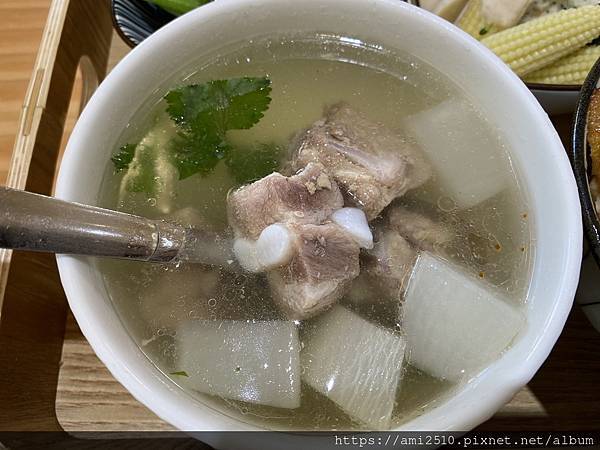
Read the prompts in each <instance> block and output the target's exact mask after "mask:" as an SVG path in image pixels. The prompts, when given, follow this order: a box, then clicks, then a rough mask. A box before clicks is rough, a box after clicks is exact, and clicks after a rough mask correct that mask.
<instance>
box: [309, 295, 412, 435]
mask: <svg viewBox="0 0 600 450" xmlns="http://www.w3.org/2000/svg"><path fill="white" fill-rule="evenodd" d="M304 344H305V346H304V348H303V349H302V352H301V353H300V359H301V364H302V368H303V372H302V373H303V375H302V376H303V380H304V381H305V382H306V383H308V384H309V385H310V386H312V387H313V388H314V389H315V390H317V391H318V392H320V393H321V394H323V395H325V396H326V397H328V398H329V399H331V400H332V401H334V402H335V403H336V404H337V405H338V406H339V407H340V408H341V409H342V410H344V411H345V412H346V413H347V414H348V415H350V416H351V417H353V418H355V419H356V420H358V421H359V422H361V423H363V424H364V425H366V426H367V427H369V428H371V429H380V430H381V429H387V428H389V425H390V420H391V416H392V410H393V409H394V399H395V398H396V395H395V394H396V390H397V389H398V385H399V383H400V380H401V375H402V361H403V359H404V348H405V341H404V338H403V337H402V336H400V335H397V334H394V333H392V332H391V331H388V330H386V329H384V328H381V327H379V326H377V325H374V324H372V323H370V322H368V321H366V320H365V319H363V318H361V317H360V316H358V315H357V314H355V313H353V312H351V311H349V310H348V309H346V308H344V307H342V306H336V307H334V308H333V309H332V310H331V311H329V312H328V313H325V314H323V315H322V316H320V317H319V318H318V319H317V320H316V322H315V323H314V324H313V328H312V330H311V332H309V336H307V338H306V340H304Z"/></svg>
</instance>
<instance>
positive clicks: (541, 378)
mask: <svg viewBox="0 0 600 450" xmlns="http://www.w3.org/2000/svg"><path fill="white" fill-rule="evenodd" d="M75 1H79V2H81V4H82V5H84V6H83V8H84V9H86V8H88V9H89V8H96V7H97V8H99V9H102V8H104V6H103V5H102V4H101V2H100V1H97V2H96V3H93V2H91V1H90V0H75ZM58 2H66V3H68V1H67V0H58ZM49 3H50V0H14V1H13V0H2V2H0V20H1V21H2V22H0V57H1V59H0V61H1V63H0V99H2V102H0V107H1V108H2V109H0V113H1V114H2V116H0V117H2V122H0V124H1V125H2V126H1V127H0V132H1V133H0V144H1V147H0V180H2V179H3V177H4V175H5V174H6V172H7V171H8V155H7V151H6V149H7V142H9V141H11V142H12V141H13V140H14V133H15V132H16V131H17V125H18V121H17V120H16V111H17V107H16V105H20V104H21V103H22V98H23V96H24V89H23V88H24V86H25V83H24V80H25V76H26V74H27V72H28V70H27V67H28V65H29V66H31V67H33V66H32V64H33V61H32V55H33V51H34V49H35V48H36V47H37V45H36V43H35V42H36V41H37V40H39V38H40V37H41V36H42V34H41V28H40V25H41V23H42V21H41V17H42V15H44V14H45V8H47V7H48V5H49ZM90 5H93V6H90ZM96 5H97V6H96ZM86 13H87V14H90V11H89V10H85V11H79V12H78V14H86ZM17 17H19V18H21V19H19V20H20V21H18V23H19V24H21V25H18V26H16V29H10V30H11V31H6V30H7V29H9V28H10V26H9V25H7V26H4V25H5V23H6V24H10V23H11V22H12V21H17V19H16V18H17ZM23 17H26V18H27V20H28V21H29V22H28V23H29V24H30V25H29V26H28V25H25V24H24V22H23V19H22V18H23ZM11 18H12V19H11ZM19 27H21V28H19ZM107 27H109V25H107V24H106V23H103V24H101V26H100V25H99V31H101V32H102V33H104V34H106V33H109V35H108V36H109V37H110V30H109V29H108V28H107ZM126 52H127V48H126V46H125V45H124V44H123V43H122V42H121V41H120V40H119V39H118V38H117V37H115V36H113V38H112V44H111V46H110V58H109V63H108V67H109V69H110V67H112V66H113V65H114V64H115V63H116V62H117V61H118V60H119V59H120V58H121V57H122V56H123V55H124V54H125V53H126ZM76 79H77V80H78V81H77V82H76V84H75V89H74V95H73V99H72V100H71V102H70V107H69V109H68V112H67V114H66V119H65V123H66V127H65V128H66V132H65V135H64V136H62V137H61V138H60V141H61V142H62V143H61V147H62V146H63V145H64V141H65V138H66V137H68V132H69V130H70V129H71V127H72V125H73V123H74V121H75V119H76V116H77V110H78V108H77V106H78V101H79V96H80V95H81V74H79V75H78V76H77V77H76ZM7 99H8V101H6V100H7ZM19 109H20V106H19ZM555 124H556V126H557V128H558V129H559V131H560V133H561V135H562V136H563V137H565V139H568V130H569V126H570V118H569V117H559V118H555ZM567 144H568V142H565V145H567ZM36 183H37V182H36V180H35V179H27V183H26V184H27V185H28V186H38V187H39V183H37V184H36ZM33 190H39V189H33ZM25 272H27V275H26V276H25V275H23V274H24V273H25ZM8 278H9V279H8V289H7V296H6V299H7V300H5V303H4V305H3V307H2V312H1V315H0V319H1V321H0V383H2V385H0V430H26V429H29V430H60V429H64V430H67V431H79V430H101V431H107V430H169V429H171V427H170V426H169V425H168V424H166V423H164V422H163V421H161V420H160V419H158V418H157V417H156V416H155V415H154V414H153V413H152V412H150V411H149V410H148V409H147V408H145V407H144V406H143V405H141V404H140V403H139V402H137V401H136V400H135V399H134V398H133V397H132V396H131V395H130V394H129V393H128V392H127V391H126V390H125V389H124V388H123V387H122V386H121V385H120V384H119V383H118V382H117V381H116V380H115V379H114V378H113V377H112V376H111V375H110V373H109V372H108V370H107V369H106V368H105V367H104V366H103V365H102V363H100V361H99V360H98V359H97V358H96V356H95V354H94V353H93V351H92V349H91V348H90V346H89V345H88V343H87V341H86V340H85V338H84V337H83V336H82V334H81V332H80V331H79V329H78V327H77V325H76V323H75V321H74V320H73V317H72V315H71V314H70V313H68V309H67V308H66V306H65V303H64V294H63V293H62V290H61V288H60V285H59V284H58V281H57V278H56V266H55V263H54V260H53V259H52V257H44V256H38V255H23V254H19V255H17V254H15V256H13V263H12V268H11V271H10V273H9V277H8ZM0 291H1V289H0ZM65 317H66V321H65ZM63 335H64V336H63ZM63 337H64V339H63ZM599 380H600V334H598V333H597V332H595V330H594V329H593V328H592V327H591V326H590V324H589V323H588V322H587V319H586V318H585V316H584V315H583V314H582V312H581V309H580V308H579V307H578V306H575V307H574V308H573V311H572V312H571V315H570V317H569V320H568V322H567V325H566V327H565V330H564V331H563V334H562V336H561V337H560V339H559V341H558V343H557V345H556V347H555V348H554V350H553V352H552V354H551V355H550V357H549V358H548V360H547V361H546V363H545V364H544V365H543V366H542V368H541V369H540V371H539V372H538V374H537V375H536V376H535V377H534V378H533V380H532V381H531V382H530V383H529V384H528V386H526V387H525V388H523V389H522V390H521V391H520V392H519V393H518V394H517V395H516V396H515V397H514V398H513V400H512V401H511V402H510V403H508V404H507V405H506V406H505V407H504V408H502V409H501V410H500V411H499V412H498V413H497V414H496V415H495V416H494V417H493V418H492V419H491V420H490V421H488V422H486V423H485V424H483V425H482V426H481V429H485V430H503V431H504V430H531V431H533V430H536V431H537V430H591V429H595V430H598V429H600V382H599Z"/></svg>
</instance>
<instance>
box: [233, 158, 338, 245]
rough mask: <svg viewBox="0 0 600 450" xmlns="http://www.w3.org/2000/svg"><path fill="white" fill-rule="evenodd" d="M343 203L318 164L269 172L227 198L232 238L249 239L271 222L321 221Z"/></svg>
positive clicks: (257, 234) (257, 235) (333, 182)
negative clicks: (290, 172) (293, 172)
mask: <svg viewBox="0 0 600 450" xmlns="http://www.w3.org/2000/svg"><path fill="white" fill-rule="evenodd" d="M343 206H344V199H343V197H342V194H341V192H340V190H339V188H338V186H337V184H336V183H335V181H333V180H331V179H330V177H329V176H328V174H327V172H325V169H324V167H323V166H322V165H321V164H307V165H306V167H305V168H304V169H303V170H302V171H301V172H299V173H298V174H296V175H294V176H291V177H285V176H283V175H281V174H279V173H277V172H275V173H272V174H271V175H268V176H266V177H265V178H263V179H261V180H258V181H256V182H254V183H252V184H249V185H247V186H244V187H241V188H240V189H237V190H236V191H234V192H232V193H231V194H230V195H229V196H228V198H227V209H228V216H229V224H230V225H231V227H232V228H233V230H234V232H235V235H236V237H243V238H246V239H253V240H256V239H258V237H259V236H260V233H261V232H262V231H263V230H264V229H265V228H266V227H267V226H269V225H272V224H274V223H321V222H323V221H324V220H325V219H326V218H327V217H329V216H330V215H331V213H333V212H334V211H335V210H337V209H340V208H342V207H343Z"/></svg>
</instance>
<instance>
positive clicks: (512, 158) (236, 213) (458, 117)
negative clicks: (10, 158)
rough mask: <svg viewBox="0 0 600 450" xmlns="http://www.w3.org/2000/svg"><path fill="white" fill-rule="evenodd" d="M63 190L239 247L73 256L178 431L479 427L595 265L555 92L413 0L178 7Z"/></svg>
mask: <svg viewBox="0 0 600 450" xmlns="http://www.w3.org/2000/svg"><path fill="white" fill-rule="evenodd" d="M340 11H343V14H340ZM374 24H376V25H377V26H374ZM127 124H128V125H127ZM111 160H112V161H111ZM275 171H277V173H275ZM57 196H58V197H61V198H63V199H67V200H71V201H78V202H83V203H87V204H100V205H101V206H109V207H113V208H118V209H122V210H125V211H130V212H136V213H139V214H145V215H149V216H153V217H159V218H163V219H165V220H171V221H176V222H179V223H184V224H186V225H191V226H195V227H207V228H210V229H212V230H216V232H217V233H222V238H223V239H222V242H223V245H231V246H232V247H233V249H234V251H235V255H236V259H237V261H234V260H230V261H224V262H223V264H222V266H219V267H211V266H194V267H190V266H189V265H186V264H181V265H177V266H170V267H157V266H150V265H145V264H142V265H139V264H138V265H131V264H132V263H130V262H127V263H125V262H112V263H110V264H109V263H100V262H98V261H95V260H93V259H90V258H82V257H74V256H68V255H61V256H59V257H58V264H59V269H60V274H61V279H62V282H63V285H64V287H65V291H66V293H67V297H68V299H69V303H70V306H71V308H72V310H73V313H74V315H75V317H76V319H77V321H78V323H79V325H80V327H81V330H82V331H83V333H84V334H85V336H86V337H87V339H88V340H89V342H90V344H91V345H92V347H93V348H94V350H95V352H96V354H97V355H98V356H99V357H100V359H101V360H102V361H103V362H104V364H106V366H107V367H108V368H109V369H110V371H111V372H112V373H113V374H114V376H115V377H116V378H117V379H118V380H119V381H120V382H121V383H122V384H123V385H124V386H125V387H126V388H127V389H128V390H129V391H130V392H131V393H132V394H133V395H134V396H135V397H136V398H137V399H138V400H140V401H141V402H143V403H144V404H145V405H147V406H148V407H149V408H150V409H151V410H153V411H154V412H155V413H156V414H158V415H159V416H160V417H161V418H163V419H164V420H166V421H167V422H169V423H171V424H173V425H174V426H175V427H177V428H179V429H182V430H195V431H211V430H225V431H231V430H261V429H277V430H284V431H286V430H293V429H296V430H298V429H301V430H332V429H340V428H343V429H349V430H360V431H366V430H386V429H387V430H389V429H393V430H457V431H464V430H468V429H471V428H473V427H475V426H477V425H478V424H480V423H481V422H483V421H484V420H486V419H488V418H489V417H491V416H492V415H493V414H494V412H495V411H497V410H498V409H499V408H500V407H501V406H502V405H503V404H504V403H505V402H507V401H508V400H509V399H510V398H511V397H512V396H513V395H514V394H515V393H516V392H517V391H518V389H520V388H521V387H522V386H524V385H525V384H526V383H527V382H528V381H529V380H530V379H531V377H532V376H533V375H534V374H535V372H536V371H537V369H538V368H539V367H540V365H541V364H542V363H543V361H544V359H545V358H546V357H547V355H548V354H549V352H550V350H551V348H552V346H553V345H554V343H555V341H556V339H557V338H558V336H559V334H560V332H561V330H562V327H563V325H564V323H565V320H566V317H567V314H568V312H569V310H570V308H571V304H572V300H573V295H574V291H575V287H576V284H577V279H578V271H579V266H580V262H581V219H580V211H579V203H578V200H577V198H578V197H577V190H576V187H575V182H574V180H573V175H572V172H571V170H570V165H569V161H568V159H567V158H566V155H565V153H564V149H563V147H562V144H561V142H560V139H559V138H558V136H557V134H556V132H555V131H554V129H553V127H552V125H551V123H550V122H549V120H548V118H547V116H546V114H545V113H544V111H543V110H542V109H541V107H540V106H539V104H538V102H537V101H536V100H535V98H534V97H533V96H532V95H531V93H530V92H529V91H528V90H527V89H526V88H525V86H524V85H523V84H522V83H521V82H520V80H519V79H518V77H517V76H515V74H514V73H512V72H511V71H510V70H509V69H508V68H507V67H506V66H505V65H504V64H502V63H501V62H500V60H499V59H498V58H496V57H495V56H494V55H493V54H492V53H491V52H489V50H487V49H486V48H485V47H484V46H482V45H479V44H478V43H476V42H474V41H473V40H472V39H469V38H468V37H467V36H466V35H465V34H464V33H461V32H460V31H459V30H458V29H457V28H455V27H451V26H448V24H447V23H446V22H445V21H443V20H441V19H438V18H436V17H434V16H433V15H431V14H429V13H425V12H423V11H422V10H420V9H418V8H415V7H413V6H410V5H407V4H405V3H403V2H397V1H391V0H368V1H364V0H310V1H304V2H302V3H301V4H300V3H299V2H297V1H295V0H223V1H216V2H214V3H212V4H209V5H206V6H203V7H202V8H200V9H198V10H196V11H193V12H192V13H190V14H186V15H184V16H182V17H181V18H179V19H177V20H175V21H174V22H172V23H171V24H169V25H167V26H165V27H164V28H163V29H161V30H159V31H158V32H157V33H155V34H154V35H152V36H151V37H150V38H148V39H147V40H146V41H144V42H143V43H142V44H141V45H140V46H138V47H137V48H136V49H134V50H133V51H132V52H131V53H130V54H129V55H128V56H127V57H126V58H125V59H124V60H123V61H122V62H121V63H120V64H119V65H118V66H117V67H116V68H115V69H114V70H113V72H112V73H111V74H110V75H109V76H108V77H107V79H106V80H105V81H104V82H103V83H102V84H101V86H100V87H99V89H98V91H97V92H96V94H95V95H94V97H93V98H92V99H91V101H90V103H89V104H88V106H87V107H86V109H85V111H84V112H83V114H82V116H81V118H80V120H79V121H78V124H77V126H76V128H75V130H74V132H73V134H72V136H71V139H70V142H69V145H68V148H67V151H66V153H65V157H64V159H63V162H62V165H61V169H60V175H59V180H58V185H57ZM557 236H558V237H559V238H558V239H557ZM133 264H135V263H133ZM238 266H241V268H239V267H238ZM234 267H238V269H237V270H234V269H233V268H234ZM416 388H419V389H421V391H419V392H421V394H419V395H413V394H414V393H415V392H417V391H416V390H415V389H416ZM411 396H412V398H413V400H412V401H413V403H410V402H411V401H410V398H411ZM415 398H426V399H428V400H427V401H426V404H418V403H417V404H414V399H415ZM409 405H410V406H409ZM204 438H205V439H207V440H208V439H211V436H210V435H207V436H205V437H204ZM284 438H285V439H289V441H290V445H292V444H295V445H298V446H300V447H302V446H303V441H304V440H306V439H309V438H308V437H306V436H298V435H289V436H286V437H281V439H284ZM212 439H213V443H215V442H216V443H218V446H225V443H226V441H227V440H229V443H230V444H231V443H232V442H233V443H235V442H236V441H237V440H239V439H240V437H239V436H237V435H234V434H232V435H219V436H217V435H213V436H212ZM243 439H247V438H246V437H244V438H243ZM320 439H325V440H327V438H325V437H321V438H320ZM217 440H220V441H219V442H217ZM325 443H326V444H327V443H328V444H330V445H333V444H334V443H333V442H332V441H327V442H325ZM247 444H248V446H247V448H250V447H249V446H250V445H251V444H253V443H250V442H248V443H247ZM267 444H268V442H267V443H263V445H261V446H260V448H268V447H265V445H267ZM280 444H281V443H280V442H271V445H272V446H273V447H274V448H280V447H281V445H280ZM257 448H258V444H257Z"/></svg>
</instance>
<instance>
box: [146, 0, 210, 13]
mask: <svg viewBox="0 0 600 450" xmlns="http://www.w3.org/2000/svg"><path fill="white" fill-rule="evenodd" d="M146 1H147V2H149V3H154V4H155V5H156V6H159V7H161V8H162V9H164V10H165V11H167V12H170V13H171V14H173V15H175V16H180V15H181V14H185V13H186V12H188V11H191V10H192V9H194V8H197V7H198V6H202V5H204V4H206V3H208V2H210V1H211V0H146Z"/></svg>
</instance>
